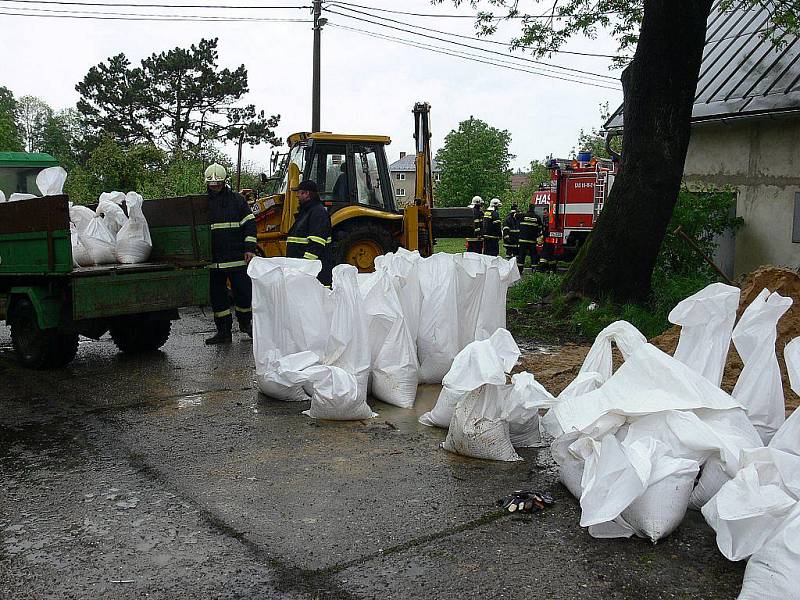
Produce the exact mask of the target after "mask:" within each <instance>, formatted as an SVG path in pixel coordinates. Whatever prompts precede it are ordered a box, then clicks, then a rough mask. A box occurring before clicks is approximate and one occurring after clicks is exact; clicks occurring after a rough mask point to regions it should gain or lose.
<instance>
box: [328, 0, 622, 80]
mask: <svg viewBox="0 0 800 600" xmlns="http://www.w3.org/2000/svg"><path fill="white" fill-rule="evenodd" d="M327 10H328V12H329V13H331V14H334V15H339V16H340V17H346V18H348V19H356V20H359V21H363V22H366V23H370V24H372V25H378V26H379V27H386V28H388V29H394V30H397V31H402V32H404V33H410V34H412V35H417V36H420V37H424V38H429V39H432V40H436V41H439V42H445V43H446V44H453V45H455V46H463V47H465V48H470V49H471V50H478V51H479V52H486V53H488V54H496V55H498V56H502V57H504V58H508V57H509V56H512V55H509V54H507V53H505V52H497V51H495V50H488V49H486V48H481V47H480V46H471V45H469V44H464V43H462V42H455V41H453V40H448V39H446V38H440V37H436V36H433V35H428V34H424V33H419V32H418V31H412V30H410V29H403V28H402V27H395V26H394V25H388V24H386V23H381V22H380V21H370V20H369V19H365V18H364V17H356V16H354V15H348V14H346V13H340V12H337V11H335V10H330V9H327ZM355 12H361V11H355ZM362 14H367V15H369V16H371V17H375V18H378V19H386V18H385V17H376V16H375V15H370V14H369V13H362ZM389 20H391V19H389ZM404 25H408V26H409V27H418V26H416V25H410V24H408V23H404ZM421 29H427V28H423V27H421ZM431 31H436V32H437V33H440V34H442V35H455V36H458V37H463V36H460V35H458V34H450V33H447V32H444V31H438V30H431ZM469 39H475V38H469ZM515 58H517V59H518V60H521V61H525V62H529V63H532V64H536V65H544V66H547V67H555V68H558V69H562V70H564V71H571V72H573V73H580V74H583V75H593V76H595V77H601V78H603V79H610V80H612V81H617V78H616V77H611V76H610V75H602V74H600V73H592V72H591V71H583V70H581V69H573V68H570V67H562V66H561V65H554V64H550V63H545V62H542V61H538V60H533V59H532V58H526V57H523V56H517V57H515Z"/></svg>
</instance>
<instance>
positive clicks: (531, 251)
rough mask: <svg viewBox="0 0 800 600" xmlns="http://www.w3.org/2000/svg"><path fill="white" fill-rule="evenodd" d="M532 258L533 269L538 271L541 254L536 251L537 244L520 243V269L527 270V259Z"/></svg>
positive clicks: (518, 254)
mask: <svg viewBox="0 0 800 600" xmlns="http://www.w3.org/2000/svg"><path fill="white" fill-rule="evenodd" d="M529 256H530V257H531V268H532V269H536V266H537V265H538V263H539V253H538V252H537V251H536V244H527V243H525V242H520V244H519V252H518V253H517V264H518V265H519V268H520V269H524V268H525V259H526V258H528V257H529Z"/></svg>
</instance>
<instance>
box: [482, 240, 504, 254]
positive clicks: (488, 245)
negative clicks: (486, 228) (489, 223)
mask: <svg viewBox="0 0 800 600" xmlns="http://www.w3.org/2000/svg"><path fill="white" fill-rule="evenodd" d="M483 253H484V254H486V255H488V256H497V255H498V254H500V240H499V239H497V238H488V237H487V238H483Z"/></svg>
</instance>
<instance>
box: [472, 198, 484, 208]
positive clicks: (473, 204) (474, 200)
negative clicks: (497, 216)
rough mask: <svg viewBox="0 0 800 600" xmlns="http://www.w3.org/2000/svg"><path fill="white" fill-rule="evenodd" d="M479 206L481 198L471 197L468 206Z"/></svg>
mask: <svg viewBox="0 0 800 600" xmlns="http://www.w3.org/2000/svg"><path fill="white" fill-rule="evenodd" d="M479 204H483V198H481V197H480V196H473V197H472V202H471V203H470V206H478V205H479Z"/></svg>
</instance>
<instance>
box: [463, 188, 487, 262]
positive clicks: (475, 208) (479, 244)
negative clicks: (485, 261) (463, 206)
mask: <svg viewBox="0 0 800 600" xmlns="http://www.w3.org/2000/svg"><path fill="white" fill-rule="evenodd" d="M482 204H483V198H481V197H480V196H473V197H472V202H471V203H470V206H471V207H472V235H471V236H469V237H468V238H467V252H475V253H477V254H480V253H481V252H483V207H482V206H481V205H482Z"/></svg>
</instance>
